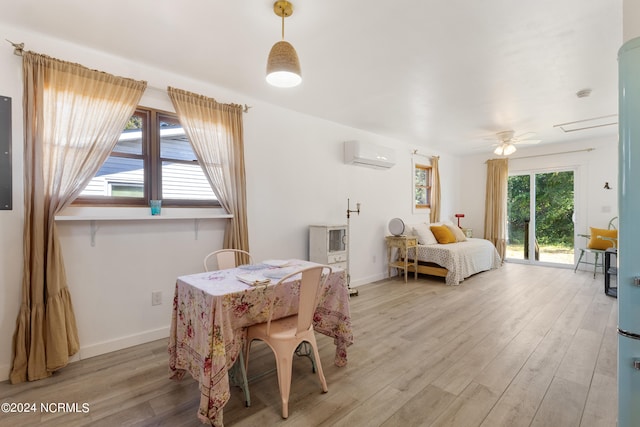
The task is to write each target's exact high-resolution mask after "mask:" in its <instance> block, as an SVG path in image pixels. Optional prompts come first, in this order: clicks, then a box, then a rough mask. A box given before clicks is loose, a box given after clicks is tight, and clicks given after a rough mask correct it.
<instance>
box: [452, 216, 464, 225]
mask: <svg viewBox="0 0 640 427" xmlns="http://www.w3.org/2000/svg"><path fill="white" fill-rule="evenodd" d="M454 216H455V217H456V218H458V228H462V227H460V218H464V214H455V215H454Z"/></svg>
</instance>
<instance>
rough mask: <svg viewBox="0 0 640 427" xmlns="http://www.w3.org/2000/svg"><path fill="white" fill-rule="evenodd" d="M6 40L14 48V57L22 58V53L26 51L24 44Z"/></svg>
mask: <svg viewBox="0 0 640 427" xmlns="http://www.w3.org/2000/svg"><path fill="white" fill-rule="evenodd" d="M5 40H6V41H8V42H9V43H11V46H13V54H14V55H18V56H22V51H23V50H24V43H14V42H12V41H11V40H9V39H5Z"/></svg>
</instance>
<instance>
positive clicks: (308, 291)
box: [244, 265, 332, 418]
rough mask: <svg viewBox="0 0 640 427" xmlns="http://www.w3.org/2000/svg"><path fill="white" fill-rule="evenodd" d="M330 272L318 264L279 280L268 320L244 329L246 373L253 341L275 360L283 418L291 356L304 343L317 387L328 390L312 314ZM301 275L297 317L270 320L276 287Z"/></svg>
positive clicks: (286, 411) (284, 415) (283, 415)
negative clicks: (266, 348)
mask: <svg viewBox="0 0 640 427" xmlns="http://www.w3.org/2000/svg"><path fill="white" fill-rule="evenodd" d="M324 269H327V270H328V271H329V272H328V273H327V274H326V275H324V276H323V275H322V271H323V270H324ZM331 271H332V270H331V267H328V266H322V265H319V266H313V267H308V268H305V269H303V270H300V271H297V272H295V273H292V274H289V275H287V276H285V277H283V278H282V279H280V281H278V283H276V285H275V286H276V288H275V289H274V290H273V293H272V295H273V297H272V299H271V301H270V304H269V312H268V316H269V319H268V320H267V322H265V323H259V324H257V325H251V326H249V327H248V328H247V343H246V346H245V354H244V360H245V371H248V369H249V351H250V350H251V342H252V341H253V340H262V341H264V342H265V343H266V344H267V345H268V346H269V347H270V348H271V350H272V351H273V353H274V356H275V359H276V369H277V371H278V386H279V388H280V398H281V400H282V418H287V417H288V416H289V393H290V391H291V371H292V364H293V354H294V352H295V351H296V349H297V348H298V346H299V345H300V344H302V343H303V342H307V343H309V345H310V346H311V349H312V351H313V356H314V359H315V367H316V372H317V374H318V379H319V380H320V385H321V386H322V391H323V392H324V393H326V392H327V391H329V390H328V388H327V381H326V379H325V377H324V373H323V372H322V364H321V363H320V355H319V354H318V345H317V344H316V338H315V335H314V331H313V315H314V313H315V309H316V306H317V303H318V298H317V296H318V293H319V289H320V288H321V287H322V285H323V284H324V282H325V280H326V279H327V277H329V275H330V274H331ZM300 273H302V278H301V279H300V292H299V293H298V314H294V315H292V316H288V317H284V318H281V319H272V316H273V304H274V301H275V291H276V289H277V287H278V286H281V284H282V283H284V282H286V281H287V280H291V278H292V277H293V276H295V275H297V274H300Z"/></svg>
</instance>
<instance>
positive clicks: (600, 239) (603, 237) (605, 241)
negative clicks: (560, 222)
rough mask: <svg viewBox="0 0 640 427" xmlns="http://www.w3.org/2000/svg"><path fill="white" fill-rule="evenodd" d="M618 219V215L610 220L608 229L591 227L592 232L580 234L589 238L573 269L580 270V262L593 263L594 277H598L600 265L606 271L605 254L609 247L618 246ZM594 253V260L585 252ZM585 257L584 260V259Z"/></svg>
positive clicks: (574, 270)
mask: <svg viewBox="0 0 640 427" xmlns="http://www.w3.org/2000/svg"><path fill="white" fill-rule="evenodd" d="M617 221H618V217H617V216H616V217H613V218H611V220H610V221H609V225H608V226H607V229H606V230H605V229H600V228H594V227H590V229H591V233H590V234H578V236H580V237H585V238H587V239H589V240H588V243H587V247H585V248H581V249H580V256H579V257H578V262H576V266H575V268H574V269H573V272H574V273H575V272H576V271H578V266H579V265H580V264H586V265H593V278H594V279H595V277H596V272H597V270H598V267H600V268H601V269H602V272H603V273H604V254H605V251H606V250H607V249H608V248H617V247H618V229H617V226H616V224H617ZM588 253H590V254H593V256H594V260H593V262H590V261H588V259H587V257H585V256H584V255H585V254H588ZM583 257H584V260H583ZM598 261H599V262H598Z"/></svg>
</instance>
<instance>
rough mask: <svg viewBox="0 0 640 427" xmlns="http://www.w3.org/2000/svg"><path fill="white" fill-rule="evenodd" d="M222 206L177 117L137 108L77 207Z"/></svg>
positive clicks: (77, 201)
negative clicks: (159, 202) (154, 203)
mask: <svg viewBox="0 0 640 427" xmlns="http://www.w3.org/2000/svg"><path fill="white" fill-rule="evenodd" d="M151 199H159V200H162V201H163V202H162V203H163V206H172V205H173V206H219V203H218V201H217V199H216V196H215V194H214V192H213V190H212V189H211V186H210V185H209V181H208V180H207V178H206V176H205V175H204V172H203V171H202V168H201V167H200V164H199V163H198V159H197V158H196V155H195V153H194V151H193V148H192V147H191V143H190V142H189V140H188V139H187V136H186V134H185V131H184V129H183V128H182V126H180V122H179V121H178V118H177V116H176V115H175V114H172V113H167V112H162V111H157V110H152V109H146V108H139V109H138V110H137V111H136V112H135V113H134V115H133V116H131V119H129V122H128V123H127V125H126V127H125V129H123V131H122V134H121V135H120V139H119V140H118V143H117V144H116V146H115V148H114V149H113V151H112V152H111V155H110V156H109V158H108V159H107V160H106V161H105V163H104V164H103V165H102V167H101V168H100V170H99V171H98V173H96V175H95V176H94V177H93V179H92V180H91V181H90V182H89V184H88V185H87V186H86V187H85V188H84V190H83V191H82V193H80V196H79V197H78V198H77V199H76V201H75V202H74V203H77V204H117V205H141V206H142V205H147V204H148V201H149V200H151Z"/></svg>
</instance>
